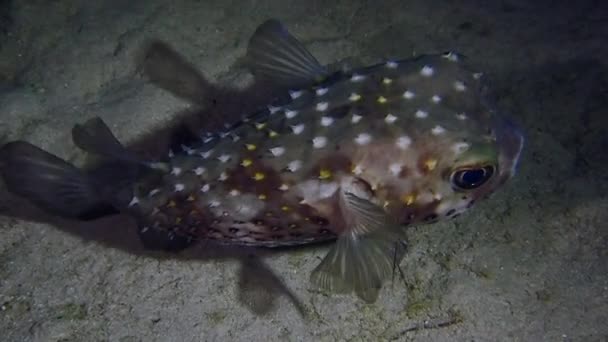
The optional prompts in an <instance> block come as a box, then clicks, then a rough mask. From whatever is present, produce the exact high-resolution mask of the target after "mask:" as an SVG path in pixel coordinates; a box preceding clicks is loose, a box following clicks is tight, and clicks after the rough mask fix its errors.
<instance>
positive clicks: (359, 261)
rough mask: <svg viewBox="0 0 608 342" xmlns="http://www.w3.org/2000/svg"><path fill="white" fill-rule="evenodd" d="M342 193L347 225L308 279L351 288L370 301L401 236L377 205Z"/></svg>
mask: <svg viewBox="0 0 608 342" xmlns="http://www.w3.org/2000/svg"><path fill="white" fill-rule="evenodd" d="M342 196H343V198H342V204H343V210H345V212H344V215H345V217H347V218H349V221H351V226H350V227H349V230H348V231H347V232H345V233H344V234H343V235H341V236H340V237H339V238H338V240H337V242H336V244H335V245H334V246H333V247H332V248H331V249H330V250H329V252H328V253H327V255H326V256H325V258H324V259H323V260H322V261H321V263H320V264H319V265H318V266H317V267H316V268H315V270H314V271H313V273H312V275H311V281H312V283H313V284H315V285H316V286H318V287H319V288H321V289H323V290H327V291H330V292H336V293H348V292H351V291H355V293H356V294H357V295H358V296H359V297H360V298H361V299H363V300H365V301H367V302H374V301H375V300H376V299H377V297H378V293H379V291H380V289H381V288H382V284H383V282H384V281H385V280H386V279H387V278H388V277H390V276H391V274H392V272H393V270H394V263H395V259H394V258H395V255H397V254H396V250H395V248H402V246H403V244H402V243H401V241H402V240H403V239H404V236H403V234H402V233H401V231H400V229H399V227H398V226H397V225H396V224H394V223H393V222H391V220H390V219H389V217H388V216H387V214H386V213H385V212H384V210H383V209H382V208H381V207H379V206H378V205H376V204H374V203H372V202H371V201H369V200H366V199H362V198H359V197H356V196H355V195H353V194H351V193H345V194H343V195H342ZM398 254H400V255H402V253H398Z"/></svg>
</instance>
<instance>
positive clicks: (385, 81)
mask: <svg viewBox="0 0 608 342" xmlns="http://www.w3.org/2000/svg"><path fill="white" fill-rule="evenodd" d="M382 83H384V84H386V85H389V84H391V83H393V80H391V79H390V78H388V77H385V78H383V79H382Z"/></svg>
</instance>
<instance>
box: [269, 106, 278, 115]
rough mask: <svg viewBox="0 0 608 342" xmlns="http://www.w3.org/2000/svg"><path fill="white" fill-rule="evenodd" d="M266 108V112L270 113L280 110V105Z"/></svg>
mask: <svg viewBox="0 0 608 342" xmlns="http://www.w3.org/2000/svg"><path fill="white" fill-rule="evenodd" d="M267 108H268V112H269V113H270V114H274V113H276V112H278V111H280V110H281V107H276V106H268V107H267Z"/></svg>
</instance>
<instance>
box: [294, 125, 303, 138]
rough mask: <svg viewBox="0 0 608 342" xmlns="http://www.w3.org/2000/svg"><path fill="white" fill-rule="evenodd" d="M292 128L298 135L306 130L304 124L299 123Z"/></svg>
mask: <svg viewBox="0 0 608 342" xmlns="http://www.w3.org/2000/svg"><path fill="white" fill-rule="evenodd" d="M291 130H292V131H293V133H294V134H295V135H298V134H300V133H302V132H304V124H297V125H295V126H291Z"/></svg>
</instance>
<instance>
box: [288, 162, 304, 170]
mask: <svg viewBox="0 0 608 342" xmlns="http://www.w3.org/2000/svg"><path fill="white" fill-rule="evenodd" d="M301 167H302V161H301V160H293V161H290V162H289V164H287V170H289V171H291V172H296V171H298V170H299V169H300V168H301Z"/></svg>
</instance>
